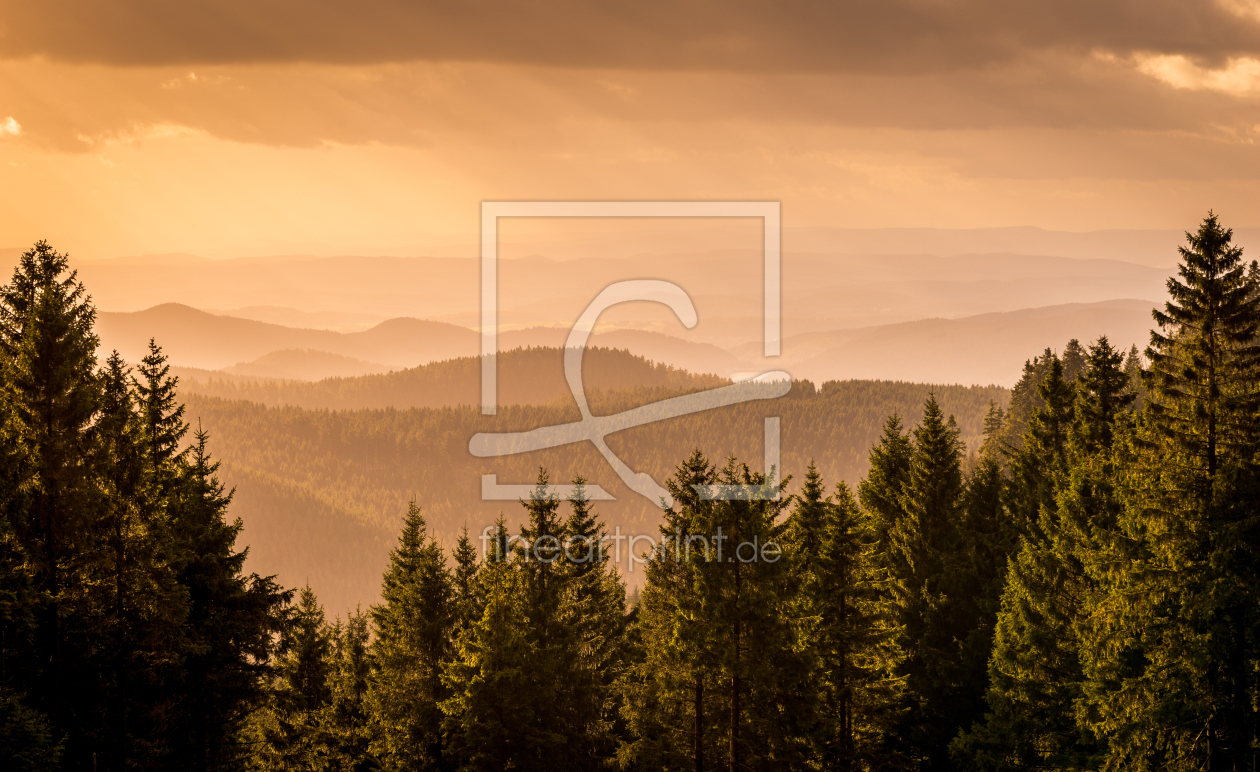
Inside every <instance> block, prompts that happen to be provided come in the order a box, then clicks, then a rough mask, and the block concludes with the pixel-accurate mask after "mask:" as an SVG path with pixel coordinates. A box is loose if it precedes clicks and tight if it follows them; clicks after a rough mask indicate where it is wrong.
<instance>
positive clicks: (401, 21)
mask: <svg viewBox="0 0 1260 772" xmlns="http://www.w3.org/2000/svg"><path fill="white" fill-rule="evenodd" d="M1257 19H1260V5H1257V4H1255V2H1254V0H1216V1H1215V2H1213V1H1212V0H1196V1H1192V2H1187V1H1186V0H1029V1H1025V2H1019V1H1012V0H964V1H954V0H857V1H853V0H849V1H848V2H819V1H818V0H812V1H806V0H670V1H666V0H552V1H551V2H548V1H546V0H497V1H492V0H459V1H456V0H410V1H408V0H355V1H353V2H349V1H347V0H183V1H181V2H172V1H171V0H0V35H2V37H0V56H4V57H7V58H25V57H32V56H38V57H47V58H49V59H52V60H55V61H67V62H93V63H103V64H115V65H167V64H172V65H193V64H228V63H243V62H286V61H306V62H324V63H360V64H362V63H374V62H397V61H414V60H462V61H493V62H505V63H521V64H540V65H553V66H578V67H618V68H653V69H699V70H738V71H765V70H780V71H783V70H789V71H790V70H795V71H833V72H865V73H888V74H892V73H896V74H908V73H914V72H923V71H928V70H934V71H937V72H940V71H942V70H950V69H969V68H976V67H984V66H990V65H1001V64H1005V63H1009V62H1011V61H1013V60H1016V59H1018V58H1020V57H1021V56H1022V55H1024V54H1025V53H1026V52H1029V51H1037V50H1041V51H1059V52H1067V53H1073V52H1076V53H1086V52H1089V51H1091V50H1098V49H1102V50H1107V51H1112V52H1118V53H1121V54H1125V53H1129V52H1134V51H1143V52H1153V53H1175V54H1185V55H1188V56H1191V57H1196V58H1199V59H1202V60H1205V61H1208V62H1214V61H1220V60H1221V59H1223V58H1224V57H1227V56H1231V55H1242V54H1252V53H1257V52H1260V22H1258V21H1257Z"/></svg>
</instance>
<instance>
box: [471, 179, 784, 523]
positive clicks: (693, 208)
mask: <svg viewBox="0 0 1260 772" xmlns="http://www.w3.org/2000/svg"><path fill="white" fill-rule="evenodd" d="M501 217H533V218H539V217H556V218H564V217H601V218H623V217H627V218H628V217H645V218H646V217H652V218H659V217H670V218H673V217H739V218H760V219H761V220H762V235H763V241H762V264H763V271H762V279H763V286H762V298H763V306H762V321H763V339H762V343H763V351H764V355H765V356H766V357H776V356H779V354H780V350H781V309H780V302H781V300H780V292H781V279H780V277H781V267H780V266H781V260H782V253H781V243H782V236H781V234H782V229H781V225H780V205H779V202H777V201H484V202H482V204H481V413H482V415H495V414H496V413H497V411H498V353H499V329H498V324H499V308H498V297H499V280H498V263H499V218H501ZM642 300H648V301H656V302H660V303H663V304H666V305H668V306H670V307H671V308H672V309H673V310H674V312H675V313H676V314H677V315H678V318H679V320H680V321H681V322H682V323H683V324H684V325H685V326H687V327H688V328H690V327H694V326H695V324H696V321H697V317H696V312H695V308H694V306H693V305H692V303H691V299H690V297H689V296H688V295H687V293H686V292H685V291H684V290H683V289H682V288H681V287H678V286H677V285H675V284H672V283H670V282H664V281H655V280H631V281H623V282H616V283H614V284H612V285H610V286H608V287H606V288H605V289H604V290H603V291H602V292H600V293H599V295H598V296H597V297H596V298H595V300H594V301H593V302H592V303H591V304H590V306H588V307H587V309H586V311H585V312H584V313H583V314H582V316H581V318H579V319H578V321H577V322H576V323H575V325H574V327H573V329H572V331H571V332H570V335H569V339H568V341H567V342H566V344H565V355H564V359H565V377H566V379H567V380H568V383H569V388H570V390H571V391H572V392H573V396H574V398H575V399H576V400H577V402H578V407H579V409H580V410H581V412H582V420H581V421H579V422H577V423H572V424H563V425H560V426H553V427H542V428H540V429H535V430H532V431H529V432H518V433H510V434H490V433H481V434H477V435H475V436H474V437H473V438H472V440H471V441H470V442H469V450H470V451H471V452H472V454H473V455H474V456H478V457H483V458H484V457H492V456H503V455H509V454H513V453H523V452H528V451H531V450H540V449H543V448H549V447H557V446H560V445H567V444H571V443H575V442H582V441H586V440H589V441H591V442H592V443H594V444H595V446H596V447H597V448H598V449H599V451H600V453H601V454H603V456H604V458H605V459H606V460H607V461H608V462H609V465H610V466H612V467H613V469H614V470H615V471H616V472H617V474H618V476H619V477H620V478H621V479H622V481H623V482H625V483H626V485H627V486H628V487H629V488H630V489H631V490H633V491H635V492H637V493H639V494H641V495H643V496H645V497H646V498H648V499H649V500H651V501H652V502H653V503H654V504H655V503H658V502H659V503H665V504H670V503H672V502H671V501H670V496H669V494H668V492H667V491H665V489H664V488H662V487H661V486H660V485H658V484H657V483H656V482H655V481H654V480H653V479H652V478H651V477H650V476H649V475H647V474H644V473H635V472H634V471H632V470H631V469H630V468H629V467H627V466H626V465H625V463H623V462H622V461H621V460H620V459H619V458H617V457H616V455H615V454H613V453H612V451H611V450H609V449H608V446H607V445H606V444H605V443H604V437H605V436H606V435H607V434H610V433H612V432H614V431H620V430H622V429H628V428H631V427H633V426H640V425H642V424H644V423H650V422H652V421H657V420H662V419H664V418H670V417H675V416H680V415H687V414H690V413H696V412H700V411H702V410H710V409H713V408H715V407H721V406H723V405H731V404H738V403H740V402H747V401H750V400H759V399H775V398H778V397H781V396H783V395H784V394H786V393H787V392H788V390H789V389H790V388H791V377H790V376H788V375H787V373H784V372H781V371H773V372H768V373H764V374H762V375H760V376H758V377H757V378H754V379H752V380H753V381H754V382H755V384H757V386H756V387H753V388H750V387H749V386H747V385H745V384H742V383H736V384H732V385H730V386H723V387H720V388H717V389H711V390H708V391H703V392H698V393H694V394H688V395H684V396H681V397H674V398H672V399H667V400H663V401H662V402H658V403H655V404H654V405H653V406H652V407H654V408H656V410H655V411H654V412H653V413H652V415H651V417H650V418H649V417H646V414H645V413H643V411H642V410H641V409H640V410H637V411H636V410H631V411H626V412H625V413H621V414H618V415H614V416H593V415H591V413H590V410H589V408H588V406H587V403H586V396H585V392H584V390H583V387H582V380H581V378H582V376H581V362H582V353H583V351H584V350H585V346H586V341H587V339H588V338H589V337H590V334H591V331H592V329H593V328H594V325H595V322H596V320H597V319H598V317H599V314H600V312H601V311H603V310H604V309H606V308H608V307H609V306H611V305H614V304H616V303H621V302H627V301H642ZM636 414H638V415H636ZM636 419H638V420H636ZM764 431H765V471H766V474H767V475H773V474H774V473H775V472H776V471H777V470H778V469H779V455H780V453H779V418H778V416H773V417H767V418H766V419H765V427H764ZM551 488H552V489H553V490H551V493H553V494H554V495H556V496H559V497H561V498H566V497H568V496H569V495H571V494H572V490H571V486H567V485H555V486H551ZM772 488H774V486H766V487H765V488H753V486H741V485H726V486H710V489H709V490H706V491H701V493H702V495H704V496H705V497H706V498H714V499H732V498H771V497H777V489H774V490H773V491H772V490H771V489H772ZM533 491H534V487H533V486H532V485H523V484H505V485H501V484H499V483H498V477H497V475H494V474H485V475H482V478H481V497H482V500H483V501H515V500H520V499H527V498H529V496H530V495H531V494H532V493H533ZM587 496H588V497H589V498H591V499H594V500H605V501H611V500H614V498H615V497H613V496H612V494H610V493H608V492H607V491H606V490H604V489H603V488H601V487H600V486H598V485H588V486H587Z"/></svg>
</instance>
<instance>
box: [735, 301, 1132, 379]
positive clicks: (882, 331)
mask: <svg viewBox="0 0 1260 772" xmlns="http://www.w3.org/2000/svg"><path fill="white" fill-rule="evenodd" d="M1153 305H1154V304H1153V303H1151V302H1149V301H1145V300H1111V301H1106V302H1102V303H1072V304H1067V305H1060V306H1050V307H1045V308H1029V309H1023V310H1020V311H1013V312H1009V313H997V314H980V315H976V316H970V317H964V318H962V319H922V320H919V321H914V322H904V323H902V324H889V325H881V326H877V327H866V328H858V329H850V330H836V331H831V332H815V333H808V334H802V335H795V336H789V337H787V338H785V339H784V340H783V353H784V355H783V358H782V360H781V361H782V367H783V369H785V370H787V371H788V372H790V373H792V375H793V376H794V377H798V378H810V379H812V380H815V381H825V380H832V379H847V378H875V377H879V378H891V379H896V380H905V381H922V380H926V379H928V378H931V379H933V380H938V381H942V382H945V383H964V384H967V383H973V384H987V383H996V384H1000V385H1003V386H1013V385H1014V384H1015V382H1016V381H1017V380H1019V376H1020V372H1021V367H1022V366H1023V363H1024V360H1025V359H1027V358H1028V356H1029V354H1030V352H1032V353H1037V352H1040V351H1042V350H1043V349H1045V348H1047V347H1049V348H1052V349H1055V350H1062V347H1063V345H1064V344H1065V343H1066V342H1067V341H1068V340H1070V339H1072V338H1077V339H1079V340H1080V341H1081V343H1083V344H1087V343H1090V342H1092V341H1094V340H1096V339H1097V338H1098V336H1099V335H1106V336H1107V337H1108V339H1109V340H1110V341H1111V343H1112V345H1113V346H1116V347H1120V348H1124V349H1128V348H1129V346H1131V345H1133V344H1137V346H1138V348H1139V349H1140V348H1144V347H1145V346H1146V344H1147V342H1148V341H1149V338H1150V329H1151V324H1152V322H1151V308H1152V307H1153ZM760 347H761V346H760V343H757V344H746V345H744V346H741V347H739V348H736V349H735V353H736V354H741V355H743V356H745V357H747V358H749V359H753V358H754V357H756V356H757V355H758V354H759V353H760ZM765 361H767V362H768V361H773V360H765Z"/></svg>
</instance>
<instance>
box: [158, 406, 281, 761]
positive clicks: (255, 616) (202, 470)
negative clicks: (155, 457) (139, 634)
mask: <svg viewBox="0 0 1260 772" xmlns="http://www.w3.org/2000/svg"><path fill="white" fill-rule="evenodd" d="M208 443H209V434H208V433H207V432H205V431H203V430H201V429H198V431H197V432H196V434H195V435H194V444H193V446H192V448H191V450H190V451H189V460H188V463H187V465H186V467H185V468H184V469H183V473H182V476H181V479H180V480H179V482H178V484H176V485H175V486H174V495H175V496H176V498H175V499H174V501H172V502H171V504H170V507H171V509H172V514H171V530H172V533H173V537H174V538H175V539H176V540H177V548H178V550H179V557H178V559H177V561H176V562H175V563H174V564H173V565H172V567H171V568H172V569H173V570H174V571H175V575H176V578H177V580H178V582H179V584H180V585H181V586H182V588H183V592H184V593H186V597H187V599H188V606H187V612H186V616H185V617H184V619H183V622H182V624H181V626H180V634H181V645H180V648H181V651H182V654H183V658H182V663H181V673H180V683H179V684H178V686H179V688H180V691H181V695H182V696H181V699H180V700H179V701H178V702H177V703H176V709H175V710H174V711H172V715H171V716H169V717H168V721H169V725H168V727H167V733H168V738H169V739H168V741H169V742H170V744H171V746H172V750H171V756H172V759H173V765H174V766H175V767H176V768H180V769H187V770H192V771H193V772H203V771H205V770H212V769H219V768H226V767H233V766H237V765H239V764H240V763H241V761H242V760H243V759H244V758H245V756H246V755H247V754H248V749H247V748H245V747H243V746H242V744H241V741H240V739H241V732H242V730H243V728H244V724H245V722H246V721H247V720H248V719H249V718H250V717H251V716H252V714H253V713H254V712H255V711H257V710H259V709H261V708H262V707H263V705H264V704H265V701H266V696H267V695H266V685H267V684H268V683H269V682H270V680H271V678H272V672H273V671H272V662H273V659H274V656H275V654H276V651H277V647H278V645H279V640H280V634H281V633H282V632H283V630H284V620H285V609H286V607H287V605H288V604H289V602H290V601H291V600H292V597H293V591H292V590H283V589H281V588H280V587H279V586H278V585H277V584H276V582H275V577H260V576H259V575H258V574H246V573H245V572H244V567H245V559H246V556H247V551H246V550H240V551H237V549H236V540H237V537H238V536H239V535H240V533H241V530H242V528H243V526H242V524H241V521H240V519H239V518H238V519H236V520H234V521H231V522H229V521H228V519H227V509H228V505H229V504H230V503H231V500H232V493H231V492H228V491H225V489H224V486H223V484H222V483H221V482H220V481H219V479H218V476H217V472H218V468H219V463H218V462H217V461H212V460H211V459H210V454H209V451H208V449H207V445H208Z"/></svg>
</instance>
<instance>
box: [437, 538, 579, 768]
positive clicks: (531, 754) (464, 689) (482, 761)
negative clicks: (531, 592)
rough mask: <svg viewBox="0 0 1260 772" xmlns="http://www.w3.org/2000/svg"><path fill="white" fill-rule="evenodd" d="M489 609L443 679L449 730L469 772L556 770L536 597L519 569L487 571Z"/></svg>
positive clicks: (459, 645)
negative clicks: (532, 603) (532, 606)
mask: <svg viewBox="0 0 1260 772" xmlns="http://www.w3.org/2000/svg"><path fill="white" fill-rule="evenodd" d="M480 581H481V586H482V591H483V592H484V597H485V611H484V612H483V614H482V616H481V618H480V619H478V620H476V621H475V622H474V623H473V624H472V626H471V627H469V628H468V629H467V630H465V631H464V633H463V634H462V635H460V637H459V639H458V641H457V642H456V648H455V655H454V657H453V659H452V660H451V661H450V662H449V663H448V664H447V666H446V668H445V670H444V672H443V676H442V680H443V684H444V685H445V688H446V690H447V692H448V693H449V694H450V696H449V697H448V698H447V699H446V700H445V701H444V702H442V703H441V710H442V714H443V732H444V734H445V736H446V737H447V738H448V740H449V742H450V745H451V748H450V750H451V752H452V754H453V755H454V756H455V757H456V758H458V759H459V768H460V769H463V770H469V772H481V771H482V770H485V771H486V772H491V771H492V770H494V771H497V770H504V769H519V770H541V769H546V768H550V766H551V765H550V763H549V762H554V761H557V760H559V761H563V759H561V758H560V757H558V756H556V755H550V756H548V755H547V754H556V753H557V750H558V747H559V745H560V743H559V738H557V737H556V736H555V734H554V731H553V727H550V726H547V725H545V724H544V723H543V722H542V721H541V720H540V717H541V716H542V715H543V712H544V711H547V710H549V709H550V708H549V706H545V705H541V704H540V701H541V700H542V699H543V698H542V697H541V694H542V693H543V690H544V689H546V691H547V692H550V690H551V689H552V688H553V687H552V686H551V685H549V684H544V683H542V679H543V671H542V669H540V668H539V667H538V666H539V665H540V664H541V663H540V659H541V657H540V656H539V653H538V649H537V645H536V640H537V638H536V636H535V635H534V634H533V631H531V629H530V616H529V609H528V608H527V603H528V600H527V599H528V592H527V585H526V582H525V577H524V576H523V575H522V572H521V571H520V570H519V564H518V563H514V562H511V561H493V562H488V563H486V565H484V566H483V567H482V569H481V577H480Z"/></svg>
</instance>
